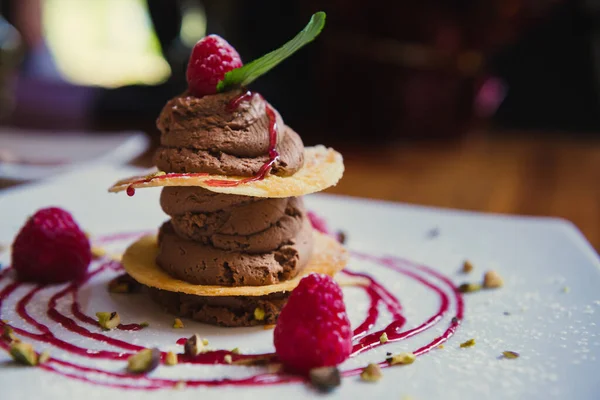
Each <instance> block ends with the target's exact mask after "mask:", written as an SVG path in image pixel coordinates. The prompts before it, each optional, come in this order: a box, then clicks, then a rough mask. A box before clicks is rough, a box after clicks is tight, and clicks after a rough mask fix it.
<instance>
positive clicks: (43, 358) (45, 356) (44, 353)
mask: <svg viewBox="0 0 600 400" xmlns="http://www.w3.org/2000/svg"><path fill="white" fill-rule="evenodd" d="M49 359H50V352H49V351H48V350H44V351H42V352H41V353H40V356H39V357H38V364H44V363H45V362H46V361H48V360H49Z"/></svg>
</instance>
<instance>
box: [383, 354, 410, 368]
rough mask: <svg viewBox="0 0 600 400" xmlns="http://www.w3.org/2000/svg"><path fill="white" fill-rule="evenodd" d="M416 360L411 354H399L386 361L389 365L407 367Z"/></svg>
mask: <svg viewBox="0 0 600 400" xmlns="http://www.w3.org/2000/svg"><path fill="white" fill-rule="evenodd" d="M415 359H416V356H415V355H414V354H413V353H400V354H395V355H393V356H391V357H389V358H387V359H386V361H387V362H388V363H389V364H390V365H408V364H412V363H413V362H414V361H415Z"/></svg>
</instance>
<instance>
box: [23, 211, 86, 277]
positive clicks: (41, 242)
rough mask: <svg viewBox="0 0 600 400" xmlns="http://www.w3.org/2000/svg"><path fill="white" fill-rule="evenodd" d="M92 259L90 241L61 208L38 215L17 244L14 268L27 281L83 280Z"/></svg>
mask: <svg viewBox="0 0 600 400" xmlns="http://www.w3.org/2000/svg"><path fill="white" fill-rule="evenodd" d="M91 259H92V253H91V250H90V242H89V240H88V238H87V237H86V236H85V234H84V233H83V232H82V231H81V229H79V226H77V223H76V222H75V221H74V220H73V217H72V216H71V214H69V213H68V212H67V211H65V210H62V209H60V208H55V207H53V208H44V209H42V210H39V211H37V212H36V213H35V214H34V215H33V216H32V217H31V218H29V220H27V222H26V223H25V225H24V226H23V227H22V228H21V231H20V232H19V234H18V235H17V237H16V238H15V241H14V242H13V248H12V266H13V268H14V269H15V271H16V272H17V276H18V278H19V279H20V280H23V281H35V282H39V283H59V282H66V281H72V280H74V281H76V280H80V279H82V278H84V277H85V275H86V272H87V268H88V266H89V264H90V261H91Z"/></svg>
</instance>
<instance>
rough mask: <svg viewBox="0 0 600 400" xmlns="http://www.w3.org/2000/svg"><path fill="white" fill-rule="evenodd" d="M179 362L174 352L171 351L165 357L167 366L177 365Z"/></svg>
mask: <svg viewBox="0 0 600 400" xmlns="http://www.w3.org/2000/svg"><path fill="white" fill-rule="evenodd" d="M177 362H178V361H177V354H175V353H173V352H172V351H169V352H168V353H167V355H166V357H165V364H166V365H177Z"/></svg>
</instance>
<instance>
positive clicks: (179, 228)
mask: <svg viewBox="0 0 600 400" xmlns="http://www.w3.org/2000/svg"><path fill="white" fill-rule="evenodd" d="M323 23H324V15H322V16H321V15H319V14H315V16H313V18H312V19H311V22H310V23H309V25H308V26H307V27H306V28H305V29H304V30H303V31H302V32H301V33H300V34H299V35H298V36H297V37H296V38H294V39H292V41H291V42H288V44H286V45H284V47H282V48H281V49H279V50H276V51H274V52H272V53H269V54H268V55H266V56H265V57H263V58H260V59H258V60H256V61H254V62H252V63H250V64H247V65H246V66H242V63H241V60H240V58H239V55H238V54H237V52H236V51H235V49H233V47H231V46H230V45H229V44H228V43H227V42H226V41H225V40H223V39H222V38H220V37H218V36H214V35H211V36H207V37H206V38H204V39H202V40H201V41H199V42H198V43H197V44H196V46H195V47H194V50H193V52H192V56H191V58H190V62H189V65H188V71H187V79H188V84H189V88H188V91H186V92H185V93H184V94H182V95H180V96H177V97H175V98H174V99H172V100H170V101H169V102H167V104H166V105H165V107H164V108H163V110H162V112H161V113H160V116H159V118H158V121H157V126H158V129H159V130H160V132H161V139H160V144H161V145H160V147H159V148H158V150H157V151H156V154H155V163H156V166H157V167H158V169H159V172H157V173H154V174H152V175H149V176H147V177H143V178H141V179H140V177H135V178H132V179H128V180H124V181H120V182H117V184H115V186H113V187H112V188H111V191H121V190H125V189H126V190H127V193H128V194H130V195H132V194H134V193H135V188H136V187H137V188H139V187H148V186H163V189H162V193H161V197H160V205H161V207H162V209H163V211H164V212H165V213H166V214H167V215H169V217H170V219H169V220H168V221H167V222H165V223H164V224H163V225H162V226H161V227H160V229H159V231H158V235H157V237H156V238H153V237H151V238H142V239H141V240H140V241H138V242H136V243H134V244H133V245H132V246H131V247H130V248H129V249H128V250H127V252H126V253H125V254H124V256H123V265H124V268H125V269H126V270H127V272H128V273H129V274H130V275H131V276H132V277H133V278H134V279H136V280H137V281H139V282H140V283H142V284H143V285H145V286H147V287H148V288H149V289H148V290H149V293H150V296H151V297H152V298H153V299H154V300H155V301H156V302H158V303H159V304H160V305H162V306H163V308H165V309H166V310H167V311H168V312H170V313H172V314H175V315H177V316H182V317H188V318H191V319H194V320H197V321H200V322H205V323H210V324H215V325H222V326H252V325H260V324H274V323H275V321H276V319H277V317H278V315H279V312H280V310H281V308H282V306H283V305H284V304H285V301H286V299H287V297H288V295H289V293H290V292H291V290H292V289H293V288H294V287H295V286H296V285H297V284H298V281H299V279H300V278H301V277H302V276H304V275H306V274H308V273H310V272H321V273H326V274H329V275H333V274H335V273H336V272H337V271H339V270H340V269H341V268H343V266H344V264H345V251H344V249H343V248H342V247H341V246H340V245H339V244H338V243H336V242H335V241H334V240H333V239H332V238H329V237H326V236H324V235H322V234H320V233H318V232H316V231H315V230H314V229H313V227H312V225H311V223H310V220H309V219H308V217H307V214H306V210H305V207H304V202H303V199H302V195H304V194H308V193H311V192H315V191H319V190H322V189H324V188H326V187H328V186H331V185H334V184H336V183H337V181H338V180H339V178H340V177H341V174H342V173H343V164H342V161H341V156H339V154H338V153H336V152H335V151H333V150H331V149H325V148H323V147H322V146H321V147H317V148H312V149H305V148H304V145H303V143H302V140H301V139H300V136H299V135H298V134H297V133H296V132H294V130H292V129H291V128H290V127H288V126H287V125H285V123H284V121H283V119H282V117H281V115H279V113H278V112H277V111H276V110H275V109H274V108H273V107H272V106H271V105H270V104H269V103H268V102H267V101H266V100H265V99H264V98H263V97H262V96H261V95H260V94H258V93H253V92H250V91H248V90H247V89H246V88H245V85H247V84H248V83H249V82H248V74H249V73H248V72H247V71H248V70H250V72H252V71H256V70H257V65H258V67H259V68H258V70H260V71H261V72H260V74H262V73H264V72H266V71H267V70H268V69H270V68H272V67H274V66H275V65H276V64H277V63H278V62H279V61H281V60H283V59H284V58H285V57H287V56H289V55H291V53H293V52H294V51H296V50H297V49H299V48H300V47H301V46H302V45H303V44H305V43H307V42H308V41H310V40H312V39H314V37H315V36H316V35H317V34H318V33H319V32H320V30H321V29H322V25H323ZM299 37H300V39H298V38H299ZM294 41H295V44H294V46H295V47H294V48H293V51H292V52H290V51H289V50H290V48H289V47H287V48H286V46H289V45H290V43H294ZM303 42H304V43H303ZM282 49H283V50H286V49H287V50H286V51H285V52H284V53H281V50H282ZM278 52H279V53H278ZM278 54H284V55H279V56H278ZM264 59H266V60H267V61H268V62H269V63H270V64H268V68H266V69H265V68H261V65H263V66H264V65H265V64H261V62H263V63H264V61H261V60H264ZM273 60H279V61H277V62H275V63H273ZM244 71H246V72H244ZM236 76H237V78H236ZM256 77H257V76H255V77H254V78H252V79H255V78H256ZM252 79H251V80H252ZM251 80H250V81H251ZM309 150H310V151H309Z"/></svg>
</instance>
